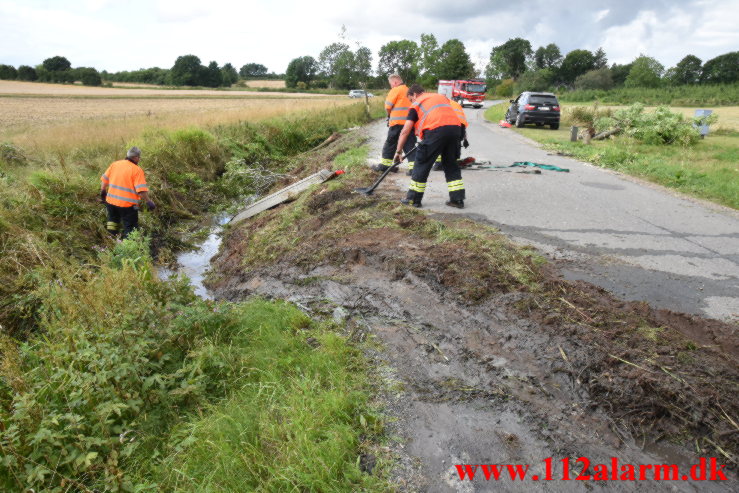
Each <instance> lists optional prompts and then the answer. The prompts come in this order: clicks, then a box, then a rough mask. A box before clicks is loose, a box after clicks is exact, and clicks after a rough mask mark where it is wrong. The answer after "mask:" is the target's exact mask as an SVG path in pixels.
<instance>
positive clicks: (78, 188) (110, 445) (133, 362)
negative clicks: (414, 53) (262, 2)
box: [0, 105, 379, 491]
mask: <svg viewBox="0 0 739 493" xmlns="http://www.w3.org/2000/svg"><path fill="white" fill-rule="evenodd" d="M363 121H366V116H365V114H364V108H363V106H362V105H353V106H350V107H347V108H343V109H333V110H328V111H324V112H320V113H312V114H311V113H298V114H296V115H292V116H290V117H286V118H282V119H273V120H268V121H264V122H262V123H260V124H251V123H246V122H242V123H240V124H229V125H222V126H215V127H212V128H209V129H197V128H184V129H177V130H166V129H165V130H161V129H152V130H148V131H146V132H145V133H143V134H142V135H139V136H136V137H135V138H132V139H131V140H129V141H128V142H125V143H124V142H107V141H105V140H104V139H101V140H100V141H99V142H98V143H97V145H91V146H89V147H73V146H70V147H61V148H53V146H52V148H50V149H44V148H43V146H41V145H40V144H39V145H38V146H37V147H34V148H33V149H31V150H27V149H23V148H20V147H18V146H17V145H14V144H12V143H5V144H3V145H2V154H0V180H1V181H2V184H3V195H2V200H1V201H0V249H2V259H3V262H2V265H0V280H1V281H2V282H1V283H0V284H1V285H2V288H0V290H1V292H0V295H1V298H2V303H0V324H1V327H2V332H1V333H0V358H1V359H0V422H2V426H1V427H0V455H1V456H2V458H1V461H0V489H3V490H5V491H23V490H26V489H28V488H33V489H35V490H36V491H42V490H43V491H70V490H76V491H92V490H93V489H95V490H106V491H132V490H133V489H139V490H141V489H144V490H151V491H158V490H162V489H164V490H172V489H175V490H176V489H180V490H192V489H193V488H195V489H201V490H202V489H209V488H210V489H211V490H218V491H224V490H225V491H229V490H230V491H252V490H257V489H260V488H261V489H285V490H286V489H295V488H299V487H303V486H305V485H308V487H310V488H311V489H314V490H324V491H325V490H331V489H338V488H345V489H367V488H368V487H370V486H371V485H373V484H377V482H378V481H379V480H378V479H376V478H375V477H371V476H368V475H366V474H362V473H361V471H360V470H359V466H358V457H359V454H360V452H361V448H362V447H363V440H367V439H371V438H372V436H373V432H374V431H375V428H370V427H368V426H366V423H368V422H373V420H372V419H370V418H368V416H370V415H372V413H373V411H372V409H371V408H370V406H369V404H368V395H369V394H368V392H369V383H368V380H367V377H366V373H364V372H363V371H362V369H363V368H364V367H365V365H364V363H363V361H362V357H361V355H360V354H359V353H358V352H357V351H356V350H355V349H353V348H352V347H350V346H349V345H348V344H347V342H346V341H345V340H344V339H343V338H342V337H341V336H340V335H338V333H337V332H336V330H335V327H334V326H331V325H326V324H323V323H320V322H315V321H311V320H309V319H308V318H307V317H305V316H304V315H303V314H301V313H300V312H299V311H298V310H297V309H295V308H294V307H292V306H290V305H286V304H281V303H271V302H264V301H251V302H249V303H247V304H245V305H239V304H230V303H214V302H206V301H203V300H200V299H198V298H196V297H195V296H194V295H193V293H192V289H191V288H190V287H189V286H187V284H186V282H184V281H183V280H180V281H167V282H163V281H159V280H158V279H157V277H156V275H155V273H154V269H153V267H152V260H151V258H150V257H149V251H150V249H149V245H148V243H147V241H146V239H143V238H136V237H134V238H132V239H130V240H127V241H124V242H123V243H119V244H116V243H114V242H113V241H111V240H110V239H109V238H107V237H106V234H105V232H104V229H103V222H104V212H103V210H102V207H101V206H100V204H98V203H97V201H96V193H97V192H96V191H97V188H98V186H99V185H98V183H99V181H98V178H99V174H100V173H101V170H103V169H104V167H105V166H106V165H107V164H108V163H109V162H110V161H112V160H113V159H115V158H116V157H118V156H119V154H120V152H121V149H125V146H126V145H129V144H136V145H139V146H140V147H141V148H142V149H143V150H144V157H143V160H142V165H143V166H144V168H145V170H146V172H147V177H148V181H149V184H150V186H151V188H152V190H153V192H152V193H153V195H154V197H155V199H156V200H157V202H158V204H159V208H158V209H157V211H156V212H155V213H153V214H145V215H144V216H143V218H142V219H143V228H144V231H146V232H147V234H149V235H150V236H151V238H152V242H153V243H154V244H155V245H156V246H157V249H158V250H159V251H160V252H165V251H175V250H177V249H179V248H182V247H183V246H185V243H183V241H182V237H183V232H184V231H186V230H187V229H188V228H189V227H190V226H188V224H192V221H193V220H196V219H197V218H198V217H200V216H202V215H203V214H206V213H207V212H208V211H210V210H212V209H213V207H217V206H218V205H219V204H220V205H221V206H222V205H223V204H225V203H226V202H227V201H229V200H233V199H234V198H235V197H237V196H241V195H243V194H247V193H249V190H250V188H249V187H250V184H249V180H248V178H245V177H243V176H242V175H241V174H240V173H239V171H241V170H243V169H244V168H247V167H254V166H257V165H258V166H263V167H266V168H269V169H272V170H284V169H288V168H290V167H293V166H294V162H293V161H292V159H294V156H296V155H297V154H298V153H300V152H302V151H305V150H307V149H310V148H311V147H313V146H315V145H316V144H318V143H320V142H321V141H322V140H323V139H325V138H326V137H327V136H328V135H330V134H331V133H332V132H334V131H338V130H341V129H343V128H347V127H350V126H354V125H357V124H359V123H361V122H363ZM71 131H72V132H74V126H73V129H72V130H71ZM124 144H125V145H124ZM237 187H238V189H236V188H237ZM309 339H310V340H309ZM309 343H310V344H309ZM363 423H364V425H363ZM216 453H220V454H221V455H220V456H219V457H221V458H222V459H223V460H222V461H221V462H219V463H218V464H214V462H213V460H212V459H213V457H214V455H215V454H216ZM227 461H230V465H231V473H229V475H224V474H220V471H222V469H219V468H218V466H219V465H220V466H225V464H226V462H227Z"/></svg>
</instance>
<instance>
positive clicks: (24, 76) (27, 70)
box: [18, 65, 38, 81]
mask: <svg viewBox="0 0 739 493" xmlns="http://www.w3.org/2000/svg"><path fill="white" fill-rule="evenodd" d="M36 79H38V75H37V74H36V70H35V69H34V68H33V67H29V66H28V65H21V66H20V67H18V80H25V81H34V80H36Z"/></svg>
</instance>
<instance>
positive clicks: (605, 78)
mask: <svg viewBox="0 0 739 493" xmlns="http://www.w3.org/2000/svg"><path fill="white" fill-rule="evenodd" d="M612 87H613V76H612V75H611V70H610V69H607V68H601V69H598V70H591V71H590V72H586V73H584V74H582V75H581V76H579V77H578V78H577V79H575V89H579V90H592V89H601V90H604V91H607V90H608V89H611V88H612Z"/></svg>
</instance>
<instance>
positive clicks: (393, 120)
mask: <svg viewBox="0 0 739 493" xmlns="http://www.w3.org/2000/svg"><path fill="white" fill-rule="evenodd" d="M387 80H388V82H389V83H390V92H389V93H388V94H387V97H386V98H385V111H386V112H387V118H388V130H387V138H386V139H385V144H384V145H383V146H382V162H381V163H380V164H377V165H375V166H372V169H373V170H375V171H379V172H384V171H385V170H386V169H388V168H389V167H390V166H392V165H393V156H394V153H395V148H396V147H397V144H398V137H399V136H400V131H401V130H402V129H403V125H405V122H406V118H408V110H409V109H410V106H411V102H410V101H409V100H408V96H407V92H408V87H407V86H406V85H405V84H403V79H402V78H401V77H400V76H399V75H398V74H391V75H390V76H389V77H388V78H387ZM415 145H416V136H415V135H413V136H412V138H408V139H407V140H406V142H405V145H404V147H403V149H404V151H405V152H406V153H408V152H410V151H411V149H413V146H415ZM414 161H415V156H414V155H410V156H408V169H409V173H408V174H410V171H411V170H413V162H414ZM394 171H397V168H395V169H394Z"/></svg>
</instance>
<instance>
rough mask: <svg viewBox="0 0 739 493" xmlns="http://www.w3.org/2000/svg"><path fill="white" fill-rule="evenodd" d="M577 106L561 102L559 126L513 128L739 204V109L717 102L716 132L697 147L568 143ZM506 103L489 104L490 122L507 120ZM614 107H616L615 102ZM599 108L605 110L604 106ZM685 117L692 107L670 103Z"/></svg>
mask: <svg viewBox="0 0 739 493" xmlns="http://www.w3.org/2000/svg"><path fill="white" fill-rule="evenodd" d="M575 106H576V105H570V104H565V105H562V107H563V113H562V123H561V126H560V128H559V130H555V131H552V130H550V129H549V128H548V127H534V126H526V127H525V128H520V129H519V128H515V127H514V128H512V129H511V131H516V132H520V133H521V134H522V135H524V136H526V137H528V138H530V139H533V140H535V141H537V142H540V143H542V144H544V146H545V147H546V148H547V149H551V150H554V151H558V152H562V153H565V154H569V155H572V156H574V157H575V158H577V159H581V160H583V161H588V162H591V163H593V164H596V165H598V166H603V167H606V168H610V169H614V170H616V171H620V172H623V173H627V174H630V175H633V176H638V177H640V178H645V179H647V180H649V181H652V182H655V183H658V184H660V185H663V186H666V187H669V188H674V189H675V190H678V191H680V192H682V193H685V194H687V195H691V196H694V197H699V198H702V199H707V200H711V201H713V202H717V203H719V204H722V205H726V206H728V207H733V208H734V209H739V167H737V163H739V110H738V109H737V107H719V108H716V110H715V113H716V114H717V115H718V123H717V124H716V125H714V128H713V131H712V133H711V134H710V135H709V136H708V137H706V138H705V139H704V140H701V141H699V142H698V143H697V144H695V145H693V146H688V147H684V146H679V145H652V144H645V143H641V142H638V141H636V140H634V139H630V138H627V137H616V138H614V139H610V140H604V141H592V142H591V144H589V145H586V144H584V143H583V142H582V141H578V142H570V126H571V125H572V121H571V117H570V115H571V113H572V110H573V108H574V107H575ZM507 108H508V104H506V103H503V104H498V105H495V106H492V107H490V108H488V110H486V112H485V117H486V118H487V119H488V120H489V121H492V122H498V121H500V120H501V119H503V117H504V115H505V112H506V110H507ZM611 108H614V107H611ZM601 109H604V108H603V107H601ZM672 109H673V110H674V111H679V112H681V113H683V114H684V115H686V116H692V114H693V109H690V108H672Z"/></svg>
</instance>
